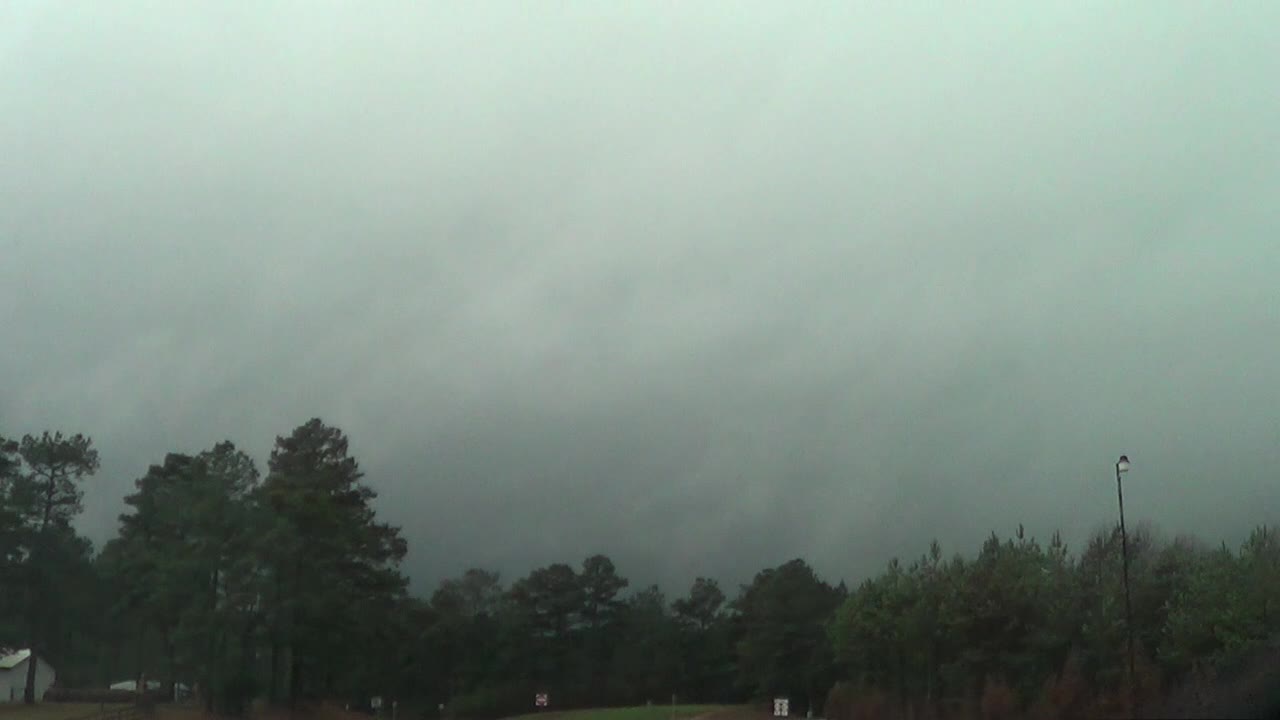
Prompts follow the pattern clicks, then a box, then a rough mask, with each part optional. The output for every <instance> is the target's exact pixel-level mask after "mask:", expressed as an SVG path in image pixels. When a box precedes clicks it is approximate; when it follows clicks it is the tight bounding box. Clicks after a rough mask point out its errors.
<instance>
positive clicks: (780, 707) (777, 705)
mask: <svg viewBox="0 0 1280 720" xmlns="http://www.w3.org/2000/svg"><path fill="white" fill-rule="evenodd" d="M790 714H791V701H790V700H788V699H787V698H774V699H773V716H774V717H787V716H788V715H790Z"/></svg>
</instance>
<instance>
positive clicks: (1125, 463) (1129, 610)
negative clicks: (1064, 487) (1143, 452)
mask: <svg viewBox="0 0 1280 720" xmlns="http://www.w3.org/2000/svg"><path fill="white" fill-rule="evenodd" d="M1126 472H1129V456H1128V455H1121V456H1120V460H1119V461H1117V462H1116V496H1117V497H1118V498H1119V499H1120V556H1121V558H1122V559H1123V562H1124V627H1125V631H1126V632H1127V633H1128V636H1129V637H1128V640H1129V695H1130V697H1131V698H1132V696H1133V693H1134V687H1133V684H1134V680H1135V678H1134V671H1133V605H1132V603H1131V602H1130V601H1129V537H1128V536H1127V535H1126V534H1125V530H1124V485H1123V484H1122V483H1121V482H1120V474H1121V473H1126Z"/></svg>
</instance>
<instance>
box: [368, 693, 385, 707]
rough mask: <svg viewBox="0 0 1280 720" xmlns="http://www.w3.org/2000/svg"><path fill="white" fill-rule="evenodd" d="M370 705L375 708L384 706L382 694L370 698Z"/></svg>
mask: <svg viewBox="0 0 1280 720" xmlns="http://www.w3.org/2000/svg"><path fill="white" fill-rule="evenodd" d="M369 707H372V708H373V709H374V710H377V709H378V708H380V707H382V696H380V695H375V696H373V697H372V698H369Z"/></svg>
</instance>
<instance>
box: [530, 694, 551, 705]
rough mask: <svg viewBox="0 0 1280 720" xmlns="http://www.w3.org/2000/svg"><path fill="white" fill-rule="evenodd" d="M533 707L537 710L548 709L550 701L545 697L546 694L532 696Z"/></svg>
mask: <svg viewBox="0 0 1280 720" xmlns="http://www.w3.org/2000/svg"><path fill="white" fill-rule="evenodd" d="M533 706H534V707H536V708H538V709H542V708H546V707H550V706H551V699H550V698H549V697H547V694H546V693H538V694H537V695H534V696H533Z"/></svg>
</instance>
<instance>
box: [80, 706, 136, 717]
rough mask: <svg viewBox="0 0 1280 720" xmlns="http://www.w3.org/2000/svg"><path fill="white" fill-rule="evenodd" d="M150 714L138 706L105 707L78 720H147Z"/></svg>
mask: <svg viewBox="0 0 1280 720" xmlns="http://www.w3.org/2000/svg"><path fill="white" fill-rule="evenodd" d="M148 717H149V714H148V713H147V712H146V711H145V710H143V709H142V708H140V707H138V706H137V705H115V706H111V707H107V706H103V707H102V709H100V710H96V711H94V712H92V713H90V714H88V715H85V716H84V717H81V718H78V719H77V720H146V718H148Z"/></svg>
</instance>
